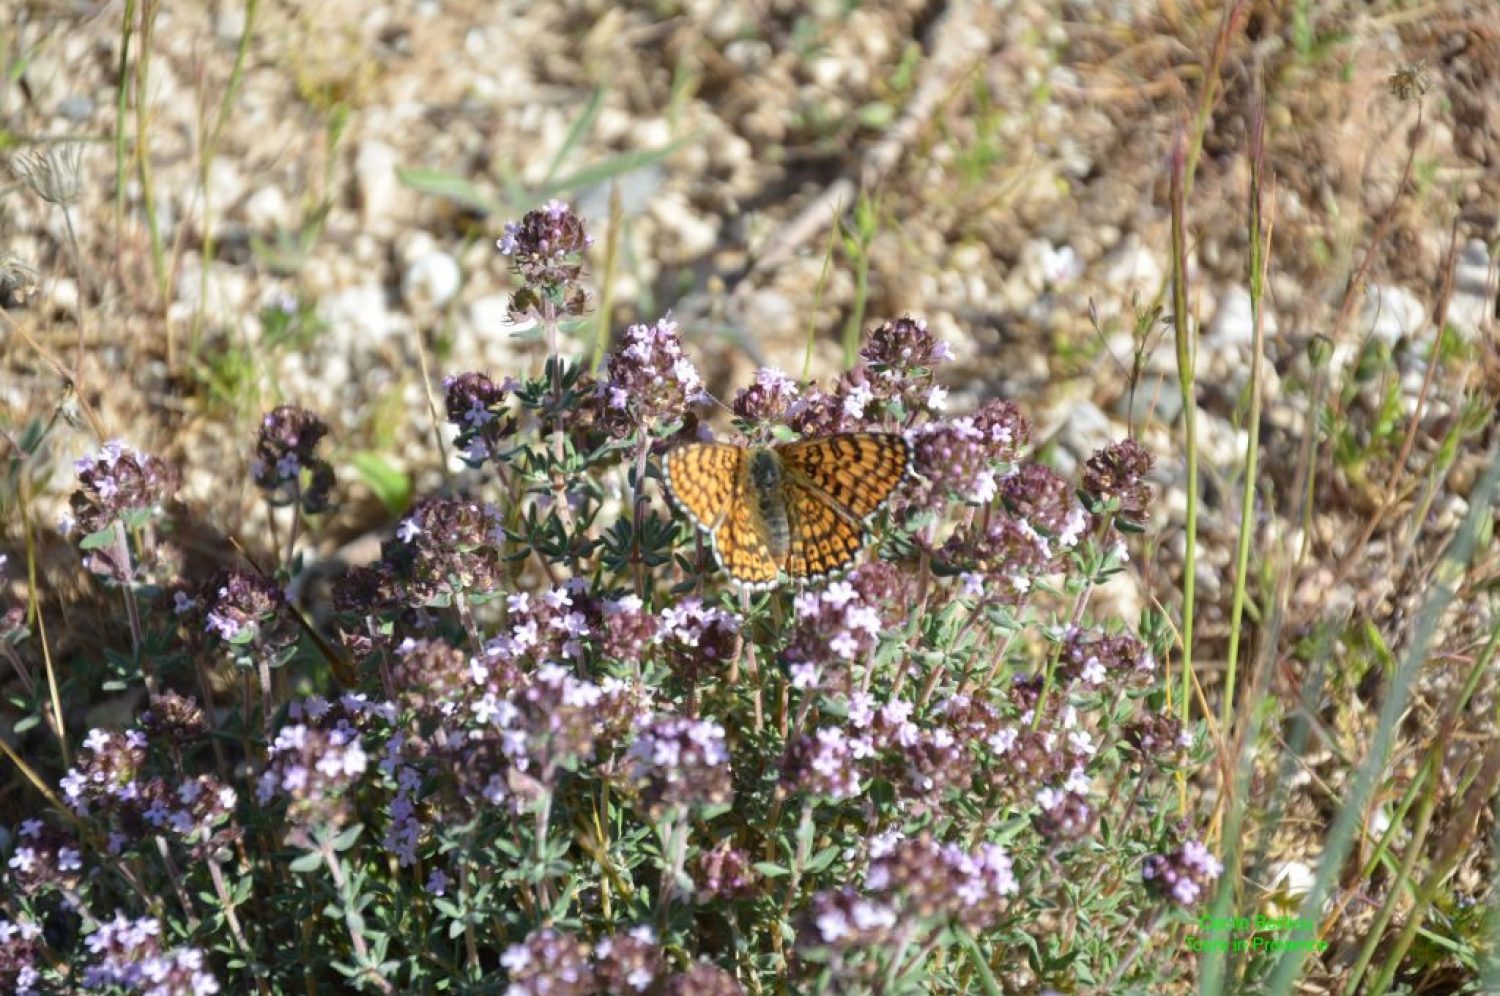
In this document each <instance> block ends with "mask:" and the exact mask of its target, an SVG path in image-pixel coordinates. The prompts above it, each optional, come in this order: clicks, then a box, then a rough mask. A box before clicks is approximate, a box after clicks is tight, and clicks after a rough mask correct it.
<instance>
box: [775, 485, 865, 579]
mask: <svg viewBox="0 0 1500 996" xmlns="http://www.w3.org/2000/svg"><path fill="white" fill-rule="evenodd" d="M786 516H787V524H788V525H789V526H790V530H789V531H790V534H791V543H790V546H789V550H788V553H787V564H786V569H787V573H788V574H790V575H792V577H795V578H816V577H820V576H822V575H825V574H837V573H838V572H840V571H842V570H844V569H845V568H846V567H848V566H849V565H850V564H851V563H853V562H854V558H855V557H857V556H859V551H860V550H861V549H863V547H864V545H865V541H866V539H867V538H868V534H867V533H866V531H865V529H864V527H863V526H862V525H861V524H860V522H859V521H858V520H857V519H855V518H853V517H852V516H851V515H849V514H848V513H847V512H844V511H843V510H841V509H838V508H835V507H834V506H833V505H832V504H831V503H830V502H829V501H828V499H827V498H825V497H824V496H823V495H821V494H819V493H817V492H815V491H813V490H812V489H810V488H807V487H804V486H803V485H801V484H800V483H798V482H795V481H788V482H787V484H786Z"/></svg>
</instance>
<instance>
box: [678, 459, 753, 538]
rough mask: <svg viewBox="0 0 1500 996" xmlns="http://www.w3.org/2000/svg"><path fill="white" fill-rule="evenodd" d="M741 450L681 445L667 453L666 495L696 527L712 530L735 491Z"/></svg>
mask: <svg viewBox="0 0 1500 996" xmlns="http://www.w3.org/2000/svg"><path fill="white" fill-rule="evenodd" d="M744 456H745V450H744V447H741V446H733V445H731V444H729V443H684V444H683V445H681V446H678V447H676V448H674V449H673V450H671V451H670V452H669V453H667V456H666V460H665V461H664V462H663V466H664V467H665V468H666V476H667V492H668V493H669V494H670V495H671V496H672V497H673V498H674V499H676V501H677V503H678V504H679V505H681V506H682V509H683V511H685V512H687V514H688V515H690V516H692V517H693V519H694V520H695V521H696V523H697V525H698V528H700V529H705V530H708V531H713V530H715V529H716V528H717V527H718V526H719V523H720V520H722V519H724V518H725V511H726V510H727V509H728V508H729V505H730V502H731V500H732V499H734V498H735V497H736V496H737V495H738V492H739V487H740V468H741V466H742V461H743V460H744Z"/></svg>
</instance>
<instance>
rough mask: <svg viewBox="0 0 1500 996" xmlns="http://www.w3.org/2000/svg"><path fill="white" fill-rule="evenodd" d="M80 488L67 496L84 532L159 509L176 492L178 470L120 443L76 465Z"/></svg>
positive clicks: (117, 441)
mask: <svg viewBox="0 0 1500 996" xmlns="http://www.w3.org/2000/svg"><path fill="white" fill-rule="evenodd" d="M73 470H74V471H75V473H77V475H78V490H76V491H74V492H73V495H72V497H71V498H69V499H68V507H69V510H70V514H71V517H72V522H73V523H76V524H77V526H78V528H79V529H81V530H82V532H83V533H84V535H86V536H87V535H90V534H93V533H97V532H100V531H102V530H104V529H108V528H110V527H111V526H113V525H114V524H115V522H116V521H117V520H119V519H122V518H128V517H131V516H134V515H144V514H146V513H148V512H160V510H161V507H162V505H163V504H165V503H166V502H167V501H169V500H171V498H172V497H173V496H175V495H176V494H177V486H178V483H179V480H178V475H177V471H176V470H175V469H174V468H173V467H172V466H171V465H170V464H168V463H166V462H165V461H164V460H161V459H159V458H157V457H154V456H151V455H150V454H147V453H142V452H140V451H139V450H136V449H133V448H132V447H129V446H127V445H125V444H124V443H122V442H120V441H119V440H112V441H110V442H108V443H105V444H104V446H103V448H102V449H100V450H99V452H98V453H94V454H91V455H89V456H86V457H81V458H79V459H78V460H77V461H75V462H74V464H73Z"/></svg>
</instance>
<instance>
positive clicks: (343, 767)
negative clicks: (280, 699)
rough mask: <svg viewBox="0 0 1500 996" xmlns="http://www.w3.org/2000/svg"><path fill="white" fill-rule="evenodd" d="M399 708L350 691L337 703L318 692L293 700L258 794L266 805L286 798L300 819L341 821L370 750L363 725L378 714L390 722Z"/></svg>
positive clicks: (331, 823) (301, 822)
mask: <svg viewBox="0 0 1500 996" xmlns="http://www.w3.org/2000/svg"><path fill="white" fill-rule="evenodd" d="M393 713H394V710H391V709H390V708H389V707H388V706H382V705H371V704H370V703H368V702H367V701H366V700H365V699H364V698H363V697H362V696H358V695H345V696H343V697H342V698H341V699H340V700H339V702H338V703H337V704H336V705H335V704H334V703H330V702H328V701H327V700H326V699H323V698H321V697H319V696H312V697H309V698H307V699H304V700H303V701H301V702H294V703H292V705H291V707H290V708H289V709H288V713H287V715H288V718H289V719H290V720H291V722H290V723H288V724H287V725H285V726H283V727H282V728H281V730H280V731H279V732H278V733H277V734H276V739H275V740H274V741H272V743H271V747H270V750H269V751H268V752H267V762H266V769H265V771H263V772H262V773H261V776H260V784H259V786H258V787H257V790H256V798H257V800H258V801H259V802H260V804H261V805H265V804H267V803H269V802H271V801H272V800H273V799H278V798H279V799H285V800H286V802H287V813H288V816H289V818H290V819H291V820H292V822H293V823H295V824H298V825H309V826H310V825H326V826H330V827H337V826H341V825H343V823H344V822H345V821H346V820H347V819H348V818H349V810H350V800H349V798H348V795H349V793H350V791H351V790H352V789H353V788H355V787H356V786H358V785H359V783H360V780H361V777H362V776H363V775H364V773H365V769H366V768H367V767H369V755H368V754H366V752H365V749H364V744H363V742H362V737H361V731H360V727H361V726H362V725H365V724H368V723H369V722H370V721H371V720H372V719H374V718H377V717H378V718H381V719H385V720H386V721H387V722H389V721H390V720H391V719H393V718H394V715H393Z"/></svg>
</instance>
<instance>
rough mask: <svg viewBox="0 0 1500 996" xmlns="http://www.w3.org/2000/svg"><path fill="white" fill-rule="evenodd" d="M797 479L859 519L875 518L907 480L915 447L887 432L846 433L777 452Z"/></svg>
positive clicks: (804, 441)
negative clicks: (912, 447)
mask: <svg viewBox="0 0 1500 996" xmlns="http://www.w3.org/2000/svg"><path fill="white" fill-rule="evenodd" d="M777 452H778V453H780V455H781V458H782V460H783V461H784V462H785V464H786V466H787V469H788V470H789V471H791V474H792V477H793V479H794V480H796V479H799V478H800V480H801V481H802V482H805V483H806V484H807V485H809V486H810V487H811V488H812V489H813V490H814V491H819V492H822V493H823V494H824V495H827V496H828V498H829V499H830V500H831V501H833V502H834V503H836V504H837V505H838V506H839V507H841V508H843V509H845V510H847V511H848V512H849V513H850V514H851V515H853V516H854V518H856V519H860V520H864V519H867V518H869V517H870V516H871V515H874V514H875V513H876V512H877V511H879V510H880V507H881V506H882V505H884V504H885V503H886V501H887V500H889V499H890V497H891V495H892V494H893V493H894V492H895V490H896V488H897V487H898V486H900V484H901V481H902V480H903V479H904V478H905V477H906V474H907V467H908V464H909V462H910V458H911V447H910V444H908V443H907V441H906V440H905V439H904V438H902V437H901V436H898V435H895V434H893V433H885V432H845V433H840V434H839V435H834V436H824V437H822V438H820V439H806V440H803V441H802V442H798V443H788V444H786V445H785V446H780V447H778V448H777Z"/></svg>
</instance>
